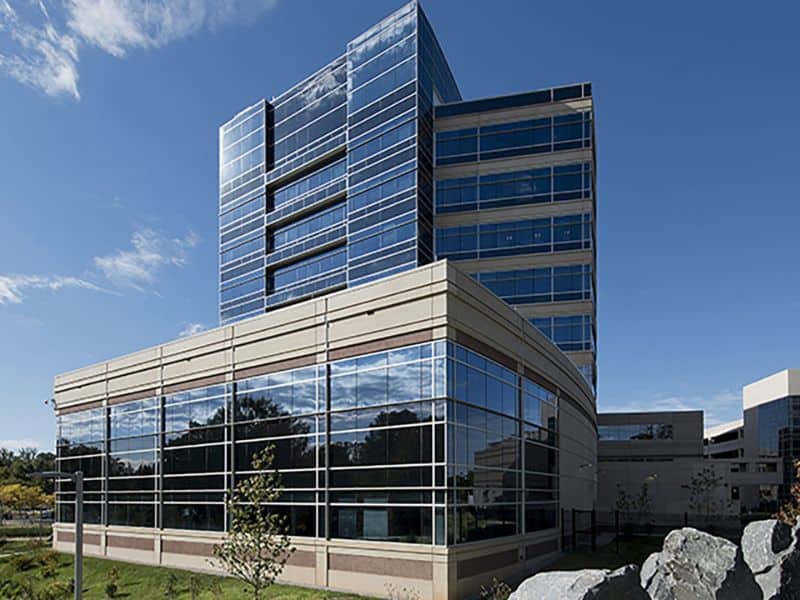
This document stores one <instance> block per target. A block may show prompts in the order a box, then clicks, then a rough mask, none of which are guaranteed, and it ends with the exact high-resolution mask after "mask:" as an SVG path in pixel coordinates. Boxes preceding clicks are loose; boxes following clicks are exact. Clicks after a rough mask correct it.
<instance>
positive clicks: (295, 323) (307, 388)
mask: <svg viewBox="0 0 800 600" xmlns="http://www.w3.org/2000/svg"><path fill="white" fill-rule="evenodd" d="M55 402H56V407H57V414H58V427H59V434H58V443H57V450H58V458H57V462H58V468H59V469H61V470H66V471H76V470H82V471H83V472H84V474H85V475H86V478H87V479H86V507H85V512H84V515H85V521H86V523H87V524H86V528H85V529H86V533H85V538H84V539H85V549H86V552H87V553H88V554H92V555H99V556H107V557H109V558H114V559H120V560H131V561H137V562H146V563H151V564H161V565H169V566H176V567H186V568H192V569H201V570H207V569H209V568H210V565H209V563H208V559H209V557H210V556H211V549H212V546H213V544H214V543H216V542H218V541H219V540H220V539H221V538H222V536H223V535H224V531H225V528H226V508H225V505H224V501H223V500H224V493H225V490H226V489H227V488H228V487H229V486H231V485H235V484H236V483H237V481H239V480H240V479H241V478H242V477H246V476H247V475H248V473H250V472H251V466H250V460H251V457H252V455H253V453H254V452H256V451H258V450H259V449H260V448H263V447H264V446H265V445H266V444H268V443H272V444H275V446H276V466H277V467H278V468H279V469H280V471H281V473H282V478H283V485H284V493H283V496H282V498H281V500H280V501H279V502H277V503H276V504H274V505H272V506H271V509H272V510H274V511H277V512H280V513H281V514H284V515H285V516H286V517H287V520H288V523H289V525H290V533H291V538H292V543H293V545H294V546H295V548H296V549H297V551H296V552H295V553H294V554H293V555H292V558H291V560H290V562H289V565H288V566H287V568H286V571H285V573H284V580H285V581H287V582H293V583H299V584H305V585H313V586H325V587H329V588H333V589H340V590H347V591H351V592H360V593H367V594H370V595H375V596H381V597H385V596H387V595H388V594H389V591H390V590H389V589H388V588H387V586H395V587H396V588H397V589H400V588H403V587H405V588H407V589H413V590H415V591H416V593H417V594H418V595H419V596H418V597H420V598H436V599H446V598H452V599H455V598H465V597H470V596H472V595H477V593H478V591H479V589H480V586H481V585H488V584H489V583H490V582H491V579H492V577H498V578H499V579H502V580H504V581H507V582H509V583H513V582H514V581H516V580H518V579H521V578H523V577H525V576H527V575H529V574H530V573H531V572H532V571H534V570H535V569H537V568H540V567H542V566H543V565H545V564H547V563H548V562H549V561H552V560H553V558H554V557H555V556H557V555H558V552H559V550H560V547H561V546H560V541H561V537H560V530H559V514H560V508H562V507H564V508H567V509H570V508H579V509H591V508H592V507H593V504H594V498H595V487H596V481H595V474H594V473H595V472H594V465H595V464H596V462H597V448H596V435H597V433H596V423H595V408H594V398H593V394H592V391H591V389H590V387H589V386H588V384H587V382H586V381H585V380H584V379H583V377H582V376H581V375H580V373H579V372H578V371H577V370H576V369H575V367H574V365H573V364H572V363H571V362H570V361H569V359H567V358H566V357H565V356H564V355H563V353H561V352H560V351H559V350H558V349H557V348H556V347H555V346H554V345H553V344H552V343H551V342H550V341H549V340H547V338H545V337H544V336H543V335H542V334H541V332H539V331H538V330H537V329H536V328H535V327H533V326H532V325H531V324H530V323H529V322H528V321H527V320H526V319H525V318H524V317H521V316H520V315H519V314H518V313H516V312H515V311H514V310H513V309H511V308H510V307H509V306H508V305H507V304H505V303H504V302H503V301H502V300H500V299H498V298H497V297H496V296H494V295H493V294H492V293H491V292H489V291H488V290H486V289H485V288H483V287H481V286H480V285H479V284H478V283H476V282H475V281H474V279H472V278H471V277H469V276H467V275H465V274H463V273H461V272H460V271H459V270H458V269H457V268H456V267H455V266H454V265H452V264H449V263H448V262H447V261H440V262H436V263H433V264H431V265H427V266H423V267H418V268H416V269H413V270H410V271H406V272H403V273H399V274H396V275H393V276H390V277H387V278H382V279H381V280H379V281H376V282H372V283H370V284H366V285H364V286H359V287H355V288H351V289H346V290H341V291H338V292H335V293H332V294H328V295H326V296H324V297H322V298H318V299H310V300H306V301H303V302H300V303H296V304H293V305H290V306H287V307H283V308H281V309H278V310H275V311H270V312H268V313H266V314H264V315H261V316H258V317H255V318H252V319H247V320H244V321H241V322H238V323H235V324H233V325H228V326H223V327H220V328H218V329H214V330H211V331H208V332H204V333H201V334H198V335H195V336H192V337H189V338H183V339H179V340H177V341H174V342H171V343H168V344H163V345H160V346H156V347H153V348H148V349H145V350H142V351H139V352H136V353H134V354H131V355H128V356H123V357H120V358H117V359H114V360H110V361H107V362H103V363H100V364H97V365H93V366H90V367H87V368H84V369H80V370H78V371H74V372H71V373H66V374H63V375H59V376H58V377H56V381H55ZM73 500H74V494H73V493H72V490H71V489H70V487H69V484H68V483H67V482H64V481H62V482H60V484H59V489H58V494H57V507H58V511H57V519H58V523H56V525H55V541H54V544H55V547H56V548H57V549H59V550H64V551H70V550H71V547H72V546H71V544H72V543H73V542H74V533H73V531H72V526H71V524H70V523H71V522H72V521H73V519H74V508H73V506H74V504H73ZM415 597H416V596H415Z"/></svg>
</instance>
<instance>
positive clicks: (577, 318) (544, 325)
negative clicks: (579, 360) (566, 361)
mask: <svg viewBox="0 0 800 600" xmlns="http://www.w3.org/2000/svg"><path fill="white" fill-rule="evenodd" d="M530 322H531V324H533V325H534V326H536V327H537V328H538V329H539V330H540V331H541V332H542V333H543V334H544V335H546V336H547V337H548V338H550V339H551V340H552V341H553V342H555V344H556V346H558V347H559V348H560V349H561V350H563V351H564V352H578V351H590V352H593V351H594V328H593V327H592V317H591V315H574V316H562V317H535V318H532V319H530Z"/></svg>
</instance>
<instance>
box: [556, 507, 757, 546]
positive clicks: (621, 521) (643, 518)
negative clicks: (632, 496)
mask: <svg viewBox="0 0 800 600" xmlns="http://www.w3.org/2000/svg"><path fill="white" fill-rule="evenodd" d="M768 518H770V515H767V514H758V513H754V514H747V515H744V514H743V515H731V514H727V515H720V514H696V513H688V512H684V513H641V512H626V511H619V510H615V511H597V510H578V509H574V508H573V509H564V508H562V509H561V547H562V548H563V550H564V552H576V551H592V552H594V551H595V550H597V544H598V537H599V538H600V540H601V543H608V542H611V541H612V540H625V539H631V538H633V537H635V536H658V537H663V536H665V535H666V534H667V533H669V532H670V531H672V530H673V529H680V528H681V527H694V528H695V529H699V530H701V531H705V532H707V533H710V534H712V535H716V536H720V537H724V538H727V539H730V540H733V541H735V542H738V541H739V540H740V539H741V537H742V531H743V530H744V528H745V526H746V525H747V524H748V523H749V522H751V521H755V520H760V519H768Z"/></svg>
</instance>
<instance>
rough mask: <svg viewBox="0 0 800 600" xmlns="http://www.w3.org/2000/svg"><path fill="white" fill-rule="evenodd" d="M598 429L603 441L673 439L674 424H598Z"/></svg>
mask: <svg viewBox="0 0 800 600" xmlns="http://www.w3.org/2000/svg"><path fill="white" fill-rule="evenodd" d="M597 430H598V435H599V438H600V441H601V442H604V441H606V442H615V441H631V440H634V441H635V440H671V439H672V425H671V424H669V423H640V424H634V425H598V427H597Z"/></svg>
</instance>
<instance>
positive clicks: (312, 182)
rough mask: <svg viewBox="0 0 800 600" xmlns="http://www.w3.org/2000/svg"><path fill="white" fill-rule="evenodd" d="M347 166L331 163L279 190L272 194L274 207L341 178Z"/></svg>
mask: <svg viewBox="0 0 800 600" xmlns="http://www.w3.org/2000/svg"><path fill="white" fill-rule="evenodd" d="M346 169H347V166H346V163H345V161H344V160H340V161H338V162H335V163H333V164H332V165H330V166H328V167H325V168H323V169H320V170H319V171H315V172H314V173H312V174H311V175H307V176H305V177H303V178H302V179H300V180H299V181H295V182H294V183H291V184H289V185H287V186H285V187H282V188H279V189H278V190H276V191H275V193H274V194H273V202H274V205H275V207H276V208H277V207H278V206H280V205H282V204H285V203H287V202H289V201H290V200H293V199H294V198H297V197H298V196H300V195H302V194H305V193H307V192H310V191H311V190H314V189H316V188H318V187H320V186H321V185H324V184H326V183H329V182H331V181H333V180H334V179H336V178H337V177H342V176H343V175H344V174H345V172H346Z"/></svg>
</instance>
